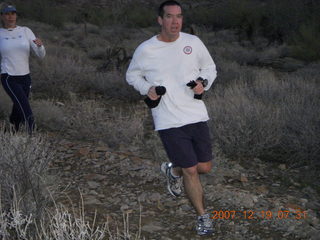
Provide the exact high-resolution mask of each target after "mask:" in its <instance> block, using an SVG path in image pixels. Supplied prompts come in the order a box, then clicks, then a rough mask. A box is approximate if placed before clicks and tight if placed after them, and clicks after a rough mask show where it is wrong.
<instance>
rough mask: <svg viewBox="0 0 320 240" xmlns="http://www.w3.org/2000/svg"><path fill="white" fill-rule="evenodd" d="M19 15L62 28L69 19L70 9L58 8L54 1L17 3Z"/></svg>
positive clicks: (36, 0)
mask: <svg viewBox="0 0 320 240" xmlns="http://www.w3.org/2000/svg"><path fill="white" fill-rule="evenodd" d="M17 8H18V11H19V15H21V16H22V17H26V18H30V19H33V20H36V21H39V22H45V23H47V24H50V25H53V26H55V27H58V28H61V27H62V26H63V24H64V22H65V21H66V19H67V16H68V12H70V10H69V9H64V8H61V7H57V6H56V4H55V3H54V2H53V1H49V0H32V1H28V2H26V1H17Z"/></svg>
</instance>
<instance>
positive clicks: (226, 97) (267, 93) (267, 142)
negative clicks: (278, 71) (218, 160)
mask: <svg viewBox="0 0 320 240" xmlns="http://www.w3.org/2000/svg"><path fill="white" fill-rule="evenodd" d="M288 76H289V75H288ZM318 89H319V85H318V84H317V83H316V81H313V80H310V79H308V80H307V79H301V78H297V77H291V76H290V77H287V78H283V79H277V78H276V77H275V76H274V75H273V74H272V73H270V72H268V71H260V72H257V75H256V79H255V81H253V82H251V83H248V82H244V81H238V82H233V84H230V85H228V86H227V87H223V86H217V88H215V89H214V96H212V98H210V100H209V104H208V105H209V111H210V114H211V116H212V119H213V121H212V122H211V126H212V129H213V132H212V133H213V136H214V139H215V141H216V142H217V143H218V144H219V146H220V147H221V149H222V150H223V151H224V152H225V153H226V154H227V155H228V156H230V157H238V158H248V157H249V158H252V157H259V158H262V159H264V160H269V161H280V162H286V163H288V164H291V166H297V165H303V164H307V165H309V166H311V165H312V166H315V165H317V164H318V162H317V158H318V157H317V156H318V154H319V150H318V147H317V146H318V145H319V130H320V129H319V125H318V123H319V116H320V114H319V108H318V107H316V106H317V105H318V104H319V94H318V92H319V91H318Z"/></svg>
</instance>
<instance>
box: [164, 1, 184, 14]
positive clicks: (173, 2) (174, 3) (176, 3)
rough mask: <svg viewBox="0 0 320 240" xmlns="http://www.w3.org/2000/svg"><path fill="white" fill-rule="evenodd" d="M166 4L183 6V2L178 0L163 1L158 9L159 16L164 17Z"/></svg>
mask: <svg viewBox="0 0 320 240" xmlns="http://www.w3.org/2000/svg"><path fill="white" fill-rule="evenodd" d="M165 6H179V7H180V8H182V7H181V4H180V3H178V2H177V1H164V2H163V3H161V5H160V6H159V9H158V16H159V17H162V18H163V15H164V7H165Z"/></svg>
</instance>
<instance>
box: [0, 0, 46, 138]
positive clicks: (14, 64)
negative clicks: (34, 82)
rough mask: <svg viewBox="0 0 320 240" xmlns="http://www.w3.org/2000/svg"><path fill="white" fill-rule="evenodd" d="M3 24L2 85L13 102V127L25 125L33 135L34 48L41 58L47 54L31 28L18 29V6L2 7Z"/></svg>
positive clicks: (0, 47) (0, 39)
mask: <svg viewBox="0 0 320 240" xmlns="http://www.w3.org/2000/svg"><path fill="white" fill-rule="evenodd" d="M1 22H2V28H0V55H1V83H2V86H3V88H4V90H5V91H6V93H7V94H8V95H9V96H10V98H11V100H12V102H13V107H12V112H11V115H10V123H11V124H13V126H14V130H15V131H18V130H19V127H20V124H21V123H24V124H25V127H26V130H27V132H28V133H29V134H31V133H32V131H33V129H34V118H33V114H32V110H31V107H30V104H29V100H28V98H29V92H30V89H31V77H30V69H29V56H30V48H32V49H33V51H34V52H35V54H36V55H37V56H38V57H39V58H43V57H44V56H45V54H46V51H45V48H44V46H43V44H42V41H41V40H40V39H39V38H36V37H35V35H34V34H33V32H32V31H31V30H30V29H29V28H28V27H21V26H17V24H16V22H17V10H16V8H15V7H14V6H12V5H7V4H3V5H2V7H1Z"/></svg>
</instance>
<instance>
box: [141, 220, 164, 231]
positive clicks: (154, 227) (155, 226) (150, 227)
mask: <svg viewBox="0 0 320 240" xmlns="http://www.w3.org/2000/svg"><path fill="white" fill-rule="evenodd" d="M162 229H163V227H162V226H161V225H160V223H159V222H150V223H148V224H147V225H144V226H142V228H141V230H142V231H144V232H149V233H154V232H157V231H161V230H162Z"/></svg>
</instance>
